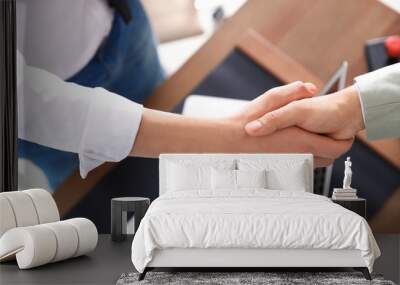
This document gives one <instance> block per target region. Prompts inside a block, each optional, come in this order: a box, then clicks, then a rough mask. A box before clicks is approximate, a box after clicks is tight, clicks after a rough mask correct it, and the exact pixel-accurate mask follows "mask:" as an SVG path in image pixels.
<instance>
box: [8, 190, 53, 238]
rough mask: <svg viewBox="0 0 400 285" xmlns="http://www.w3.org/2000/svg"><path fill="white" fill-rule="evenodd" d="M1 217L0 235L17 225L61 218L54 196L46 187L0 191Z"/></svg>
mask: <svg viewBox="0 0 400 285" xmlns="http://www.w3.org/2000/svg"><path fill="white" fill-rule="evenodd" d="M0 217H1V218H0V237H1V236H2V235H3V234H4V233H5V232H6V231H8V230H9V229H12V228H15V227H26V226H33V225H37V224H43V223H51V222H56V221H59V220H60V214H59V212H58V208H57V205H56V203H55V201H54V199H53V196H52V195H51V193H49V192H48V191H46V190H44V189H29V190H24V191H11V192H2V193H0Z"/></svg>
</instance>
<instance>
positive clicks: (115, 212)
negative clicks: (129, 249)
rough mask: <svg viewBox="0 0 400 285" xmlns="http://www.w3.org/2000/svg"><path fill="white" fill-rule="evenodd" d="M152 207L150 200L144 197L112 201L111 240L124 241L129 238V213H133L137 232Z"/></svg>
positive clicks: (122, 198) (121, 198)
mask: <svg viewBox="0 0 400 285" xmlns="http://www.w3.org/2000/svg"><path fill="white" fill-rule="evenodd" d="M149 206H150V199H149V198H144V197H120V198H113V199H111V239H112V240H113V241H117V242H120V241H123V240H125V239H126V237H127V229H126V227H127V213H128V212H133V213H134V219H135V232H136V231H137V229H138V227H139V224H140V221H141V220H142V219H143V217H144V215H145V214H146V211H147V209H148V208H149Z"/></svg>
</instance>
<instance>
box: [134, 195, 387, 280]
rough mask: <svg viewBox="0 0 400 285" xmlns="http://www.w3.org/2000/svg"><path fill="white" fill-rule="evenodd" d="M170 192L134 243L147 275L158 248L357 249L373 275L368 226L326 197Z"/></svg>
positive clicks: (157, 203)
mask: <svg viewBox="0 0 400 285" xmlns="http://www.w3.org/2000/svg"><path fill="white" fill-rule="evenodd" d="M215 194H216V193H213V194H212V195H207V193H206V192H202V194H201V195H199V192H198V191H182V192H171V193H166V194H164V195H162V196H160V197H159V198H158V199H156V200H155V201H154V202H153V203H152V204H151V206H150V208H149V210H148V212H147V213H146V215H145V217H144V219H143V220H142V222H141V224H140V226H139V229H138V231H137V233H136V235H135V238H134V240H133V243H132V262H133V264H134V266H135V267H136V269H137V270H138V271H139V272H143V270H144V268H145V267H146V265H147V264H148V263H149V262H150V261H151V260H152V257H153V252H154V250H155V249H165V248H275V249H277V248H278V249H279V248H289V249H295V248H297V249H298V248H301V249H358V250H360V251H361V255H362V258H363V259H364V260H365V264H366V266H367V267H368V268H369V270H370V271H372V266H373V263H374V260H375V259H376V258H377V257H379V255H380V251H379V248H378V246H377V244H376V241H375V239H374V237H373V235H372V233H371V230H370V228H369V226H368V223H367V222H366V221H365V219H363V218H362V217H360V216H359V215H357V214H355V213H353V212H351V211H349V210H346V209H344V208H342V207H341V206H339V205H337V204H335V203H333V202H331V201H330V200H329V199H328V198H326V197H323V196H320V195H315V194H311V193H307V192H300V191H278V190H265V189H264V190H257V189H247V190H240V191H232V192H230V191H228V190H227V191H220V192H218V195H219V196H218V197H216V196H215Z"/></svg>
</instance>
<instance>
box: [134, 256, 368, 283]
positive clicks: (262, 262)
mask: <svg viewBox="0 0 400 285" xmlns="http://www.w3.org/2000/svg"><path fill="white" fill-rule="evenodd" d="M338 267H341V268H343V267H350V268H353V269H355V270H357V271H361V272H362V273H363V275H364V277H365V278H366V279H367V280H371V275H370V274H369V270H368V268H367V267H366V266H365V262H364V260H363V259H362V257H361V252H360V251H359V250H328V249H238V248H226V249H216V248H210V249H197V248H196V249H193V248H187V249H184V248H171V249H164V250H156V251H155V252H154V256H153V259H152V261H151V262H150V263H149V264H148V266H147V267H146V268H145V270H144V271H143V273H141V274H140V275H139V280H143V279H144V277H145V275H146V273H147V272H148V271H150V270H153V269H155V268H185V269H188V268H196V269H199V268H201V269H203V270H204V269H205V270H207V271H213V269H221V268H224V270H225V269H227V268H229V269H234V271H253V270H254V269H257V270H258V271H264V270H266V269H269V270H271V268H276V269H278V268H279V269H282V268H285V270H287V271H290V269H295V268H301V269H304V268H313V269H314V268H319V269H321V268H326V269H334V268H338Z"/></svg>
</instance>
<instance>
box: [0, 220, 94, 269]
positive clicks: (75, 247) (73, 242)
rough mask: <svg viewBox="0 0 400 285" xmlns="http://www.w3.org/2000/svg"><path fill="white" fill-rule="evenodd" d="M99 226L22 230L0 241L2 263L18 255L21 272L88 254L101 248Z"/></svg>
mask: <svg viewBox="0 0 400 285" xmlns="http://www.w3.org/2000/svg"><path fill="white" fill-rule="evenodd" d="M97 240H98V233H97V229H96V226H95V225H94V224H93V223H92V222H91V221H90V220H88V219H84V218H75V219H70V220H65V221H60V222H54V223H48V224H42V225H35V226H29V227H18V228H14V229H11V230H9V231H7V232H6V233H5V234H4V235H3V236H2V237H1V238H0V261H4V260H8V259H10V258H12V257H13V256H16V259H17V263H18V266H19V268H20V269H28V268H32V267H37V266H40V265H43V264H46V263H50V262H57V261H60V260H64V259H67V258H71V257H76V256H80V255H83V254H87V253H89V252H90V251H92V250H94V249H95V248H96V245H97Z"/></svg>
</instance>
